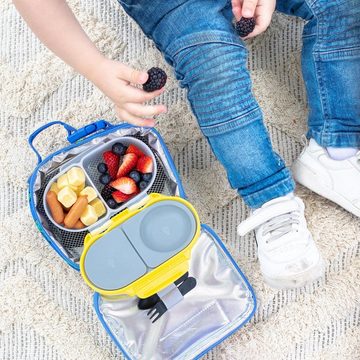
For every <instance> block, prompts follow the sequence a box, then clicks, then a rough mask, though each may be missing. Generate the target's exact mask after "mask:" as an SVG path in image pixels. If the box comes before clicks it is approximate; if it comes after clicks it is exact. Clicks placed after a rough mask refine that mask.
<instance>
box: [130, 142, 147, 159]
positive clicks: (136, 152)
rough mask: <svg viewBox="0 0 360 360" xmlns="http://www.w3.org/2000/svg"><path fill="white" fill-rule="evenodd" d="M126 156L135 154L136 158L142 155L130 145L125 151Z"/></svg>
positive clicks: (135, 147) (142, 154)
mask: <svg viewBox="0 0 360 360" xmlns="http://www.w3.org/2000/svg"><path fill="white" fill-rule="evenodd" d="M126 153H127V154H135V155H136V156H137V157H142V156H144V153H143V152H142V151H141V150H140V149H139V148H138V147H137V146H135V145H133V144H130V145H129V147H128V148H127V150H126Z"/></svg>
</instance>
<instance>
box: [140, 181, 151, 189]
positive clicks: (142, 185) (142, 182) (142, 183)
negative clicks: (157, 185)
mask: <svg viewBox="0 0 360 360" xmlns="http://www.w3.org/2000/svg"><path fill="white" fill-rule="evenodd" d="M148 185H149V183H148V182H147V181H140V183H139V188H140V191H143V190H145V188H146V187H147V186H148Z"/></svg>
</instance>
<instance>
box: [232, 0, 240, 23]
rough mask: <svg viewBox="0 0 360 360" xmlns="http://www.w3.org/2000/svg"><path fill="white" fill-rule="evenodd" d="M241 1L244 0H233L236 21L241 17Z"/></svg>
mask: <svg viewBox="0 0 360 360" xmlns="http://www.w3.org/2000/svg"><path fill="white" fill-rule="evenodd" d="M241 3H242V0H231V6H232V11H233V14H234V16H235V19H236V21H239V20H240V18H241Z"/></svg>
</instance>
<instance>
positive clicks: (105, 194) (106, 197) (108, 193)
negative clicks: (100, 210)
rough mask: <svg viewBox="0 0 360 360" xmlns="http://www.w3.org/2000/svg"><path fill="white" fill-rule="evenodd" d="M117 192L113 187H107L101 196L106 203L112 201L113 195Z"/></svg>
mask: <svg viewBox="0 0 360 360" xmlns="http://www.w3.org/2000/svg"><path fill="white" fill-rule="evenodd" d="M114 191H115V189H113V188H112V187H111V186H109V185H105V186H104V188H103V189H102V190H101V196H102V198H103V199H104V200H105V201H108V200H109V199H112V196H111V194H112V193H113V192H114Z"/></svg>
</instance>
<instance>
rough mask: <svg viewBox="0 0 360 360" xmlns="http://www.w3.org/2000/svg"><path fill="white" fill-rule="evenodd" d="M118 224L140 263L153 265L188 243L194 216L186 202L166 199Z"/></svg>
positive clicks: (152, 266)
mask: <svg viewBox="0 0 360 360" xmlns="http://www.w3.org/2000/svg"><path fill="white" fill-rule="evenodd" d="M122 228H123V231H124V233H125V234H126V236H127V238H128V239H129V240H130V242H131V243H132V245H133V246H134V248H135V249H136V251H137V253H138V254H139V256H141V258H142V259H143V261H144V263H145V264H146V265H147V266H148V267H149V268H156V267H157V266H159V265H160V264H162V263H163V262H165V261H166V260H168V259H170V258H171V257H173V256H174V255H176V254H177V253H178V252H180V251H181V250H183V249H184V248H185V247H186V246H188V245H189V244H190V242H191V241H192V240H193V239H194V236H195V233H196V220H195V217H194V215H193V213H192V212H191V210H190V209H189V208H188V207H187V206H185V205H184V204H182V203H180V202H177V201H169V200H166V201H161V202H158V203H156V204H154V205H151V206H150V207H148V208H147V209H145V210H143V211H141V212H140V213H138V214H136V215H135V216H133V217H132V218H130V219H129V220H128V221H126V222H125V223H124V224H123V225H122Z"/></svg>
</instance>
